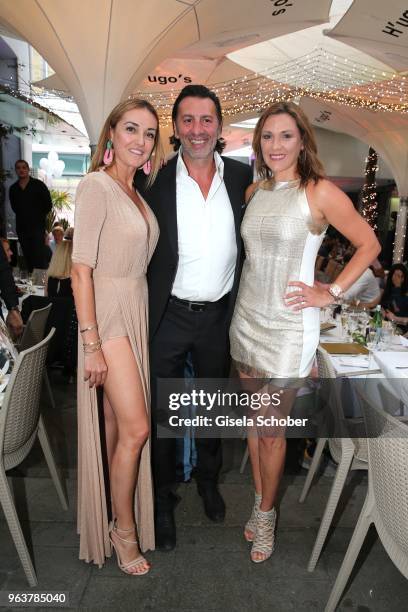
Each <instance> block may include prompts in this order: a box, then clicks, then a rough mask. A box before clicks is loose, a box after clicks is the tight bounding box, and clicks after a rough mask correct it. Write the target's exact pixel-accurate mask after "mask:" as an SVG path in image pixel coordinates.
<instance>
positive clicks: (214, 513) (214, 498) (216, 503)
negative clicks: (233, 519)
mask: <svg viewBox="0 0 408 612" xmlns="http://www.w3.org/2000/svg"><path fill="white" fill-rule="evenodd" d="M197 490H198V494H199V495H200V496H201V497H202V498H203V503H204V511H205V513H206V515H207V516H208V518H209V519H210V520H211V521H214V522H215V523H222V522H223V520H224V519H225V503H224V500H223V499H222V497H221V495H220V492H219V491H218V489H217V485H216V484H215V483H212V482H211V483H207V482H206V483H205V484H204V483H197Z"/></svg>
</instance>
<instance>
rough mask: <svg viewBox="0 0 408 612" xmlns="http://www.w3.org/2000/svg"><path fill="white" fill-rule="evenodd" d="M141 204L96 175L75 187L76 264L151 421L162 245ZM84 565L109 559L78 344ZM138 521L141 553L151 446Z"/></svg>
mask: <svg viewBox="0 0 408 612" xmlns="http://www.w3.org/2000/svg"><path fill="white" fill-rule="evenodd" d="M144 207H145V208H144V210H145V214H144V215H143V214H142V213H141V211H140V210H139V209H138V207H137V206H136V204H135V203H134V202H133V201H132V200H131V199H130V198H129V197H128V196H127V195H126V193H125V192H124V191H123V189H122V188H121V187H120V186H119V185H118V184H117V183H116V181H115V180H114V179H112V178H111V177H110V176H109V175H108V174H106V172H104V171H99V172H92V173H90V174H88V175H87V176H85V177H84V178H83V179H82V181H81V183H80V184H79V186H78V189H77V194H76V205H75V233H74V249H73V256H72V261H73V262H75V263H82V264H86V265H88V266H90V267H91V268H93V283H94V290H95V306H96V320H97V323H98V330H99V336H100V338H101V340H102V350H103V343H104V342H106V341H107V340H109V339H110V338H115V337H120V336H127V337H128V338H129V342H130V346H131V348H132V352H133V354H134V357H135V361H136V364H137V368H138V371H139V375H140V380H141V383H142V388H143V393H144V398H145V405H146V410H147V413H148V417H149V422H150V388H149V382H150V378H149V351H148V349H149V346H148V293H147V282H146V270H147V265H148V263H149V261H150V258H151V256H152V254H153V252H154V249H155V247H156V244H157V240H158V236H159V229H158V224H157V221H156V218H155V216H154V214H153V212H152V211H151V210H150V208H149V207H148V206H147V204H146V203H144ZM78 347H79V348H78V395H77V399H78V533H79V534H80V552H79V558H80V559H84V560H85V561H87V562H93V563H95V564H97V565H99V566H101V565H102V564H103V563H104V562H105V557H109V556H110V555H111V546H110V542H109V534H108V513H107V500H106V493H105V490H106V489H105V478H104V466H103V460H102V450H101V436H100V423H99V414H98V403H97V392H96V389H95V388H92V389H90V388H89V384H88V382H85V381H84V354H83V348H82V341H80V342H78ZM134 509H135V519H136V524H137V529H138V535H139V542H140V548H141V550H142V551H146V550H153V549H154V519H153V489H152V478H151V465H150V440H147V442H146V444H145V446H144V447H143V450H142V453H141V458H140V467H139V477H138V482H137V487H136V491H135V505H134Z"/></svg>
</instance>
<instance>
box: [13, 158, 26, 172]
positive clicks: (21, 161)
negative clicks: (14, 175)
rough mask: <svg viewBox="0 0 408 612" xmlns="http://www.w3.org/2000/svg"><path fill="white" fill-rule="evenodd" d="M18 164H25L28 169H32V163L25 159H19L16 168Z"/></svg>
mask: <svg viewBox="0 0 408 612" xmlns="http://www.w3.org/2000/svg"><path fill="white" fill-rule="evenodd" d="M17 164H25V165H26V166H27V168H28V169H30V164H29V163H28V161H26V160H25V159H18V160H17V161H16V163H15V164H14V170H15V169H16V168H17Z"/></svg>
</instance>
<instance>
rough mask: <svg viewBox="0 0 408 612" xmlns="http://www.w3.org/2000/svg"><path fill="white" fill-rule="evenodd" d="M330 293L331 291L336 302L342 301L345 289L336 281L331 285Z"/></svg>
mask: <svg viewBox="0 0 408 612" xmlns="http://www.w3.org/2000/svg"><path fill="white" fill-rule="evenodd" d="M329 293H330V295H332V296H333V297H334V299H335V300H336V302H337V301H340V300H341V299H342V298H343V295H344V291H343V289H342V288H341V287H340V286H339V285H336V283H333V284H332V285H330V287H329Z"/></svg>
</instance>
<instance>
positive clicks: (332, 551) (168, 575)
mask: <svg viewBox="0 0 408 612" xmlns="http://www.w3.org/2000/svg"><path fill="white" fill-rule="evenodd" d="M52 384H53V389H54V392H55V396H56V400H57V402H56V403H57V410H56V412H55V413H51V411H50V408H49V406H48V407H47V406H46V404H44V413H45V416H46V420H47V424H48V430H49V433H50V436H51V439H52V444H53V448H54V449H55V454H56V456H57V460H58V464H59V465H60V466H61V467H62V470H63V474H64V479H65V484H66V487H67V492H68V496H69V504H70V508H69V510H68V512H64V511H63V510H62V508H61V507H60V506H59V502H58V498H57V496H56V493H55V490H54V488H53V485H52V482H51V480H50V478H49V476H48V472H47V467H46V465H45V464H44V461H43V458H42V456H41V450H40V449H39V448H37V447H36V448H35V449H33V451H32V453H31V455H30V456H29V458H28V459H27V460H26V461H25V462H24V463H23V464H22V465H21V466H20V467H19V468H17V469H15V470H13V471H12V472H10V475H11V479H10V482H11V483H12V486H13V490H14V494H15V498H16V504H17V507H18V512H19V516H20V519H21V523H22V527H23V530H24V532H25V534H26V537H27V541H28V542H29V546H30V547H31V549H32V551H33V558H34V563H35V567H36V571H37V575H38V579H39V585H38V587H37V588H36V589H30V588H29V587H28V585H27V582H26V579H25V575H24V572H23V570H22V567H21V564H20V561H19V559H18V556H17V553H16V550H15V548H14V544H13V541H12V539H11V536H10V533H9V531H8V527H7V524H6V522H5V520H4V515H3V513H2V511H1V510H0V591H24V592H29V591H50V590H51V591H61V590H62V591H68V592H69V598H70V608H69V609H71V610H90V609H95V610H103V609H109V610H115V611H116V610H137V611H141V610H154V611H155V610H160V611H162V612H171V611H173V610H174V611H176V610H177V611H179V612H180V611H182V612H184V611H186V612H187V611H193V610H197V611H200V610H203V611H204V610H205V611H206V612H210V611H217V612H218V611H220V612H221V611H222V612H230V611H234V612H235V611H237V612H238V611H241V610H242V611H244V612H249V611H251V612H252V611H264V610H265V611H268V612H270V611H276V612H290V611H292V610H293V611H304V612H309V611H320V610H321V611H323V610H324V606H325V603H326V601H327V598H328V595H329V593H330V589H331V587H332V585H333V582H334V579H335V577H336V574H337V571H338V569H339V567H340V564H341V561H342V558H343V555H344V553H345V550H346V548H347V545H348V542H349V540H350V537H351V534H352V531H353V527H354V525H355V523H356V520H357V517H358V514H359V512H360V510H361V507H362V504H363V501H364V497H365V493H366V488H367V479H366V475H365V474H361V473H357V474H354V475H352V476H351V477H350V478H349V480H348V482H347V486H346V490H345V491H344V495H343V498H342V501H341V504H340V508H339V511H338V512H337V514H336V517H335V521H334V529H333V530H332V533H331V535H330V537H329V541H328V543H327V545H326V547H325V549H324V550H323V553H322V556H321V558H320V560H319V563H318V565H317V567H316V569H315V571H314V572H312V573H309V572H308V571H307V569H306V566H307V561H308V557H309V555H310V552H311V550H312V547H313V542H314V539H315V537H316V533H317V529H318V526H319V522H320V518H321V515H322V512H323V509H324V506H325V502H326V500H327V497H328V494H329V491H330V486H331V482H332V481H331V478H330V477H327V476H324V475H323V476H321V477H320V478H319V479H318V481H317V482H316V483H315V484H314V486H313V488H312V490H311V492H310V494H309V497H308V499H307V500H306V502H305V503H304V504H302V505H301V504H299V503H298V498H299V495H300V491H301V489H302V486H303V483H304V479H305V474H306V471H305V470H300V471H298V470H296V469H294V466H296V461H294V459H295V460H296V457H294V452H295V450H296V449H295V446H294V445H293V444H292V450H291V453H290V456H289V460H288V464H287V469H286V471H285V476H284V478H283V483H282V488H281V493H280V512H279V525H278V532H277V544H276V549H275V552H274V554H273V556H272V558H271V559H270V560H269V561H268V562H266V563H262V564H259V565H255V564H254V563H251V561H250V559H249V550H250V548H249V545H248V544H247V543H246V542H245V540H244V538H243V535H242V528H243V525H244V523H245V521H246V520H247V518H248V515H249V512H250V509H251V501H252V495H253V494H252V488H251V479H250V474H249V465H247V467H246V470H245V473H244V474H242V475H241V474H239V469H238V467H239V465H240V461H241V458H242V454H243V452H244V442H243V441H242V440H228V441H225V445H224V457H225V459H224V471H223V473H222V478H221V485H220V489H221V491H222V494H223V496H224V498H225V500H226V504H227V515H226V520H225V524H223V525H218V524H213V523H211V521H209V520H208V519H207V518H206V516H205V515H204V512H203V508H202V502H201V499H200V498H199V497H198V495H197V492H196V486H195V483H194V482H191V483H187V484H181V485H180V486H179V489H178V493H179V494H180V496H181V501H180V503H179V505H178V506H177V509H176V520H177V528H178V545H177V548H176V549H175V550H174V551H172V552H170V553H160V552H153V553H150V554H148V558H149V560H150V561H151V562H152V565H153V568H152V570H151V571H150V572H149V574H147V575H146V576H140V577H130V576H125V575H124V574H123V573H121V572H120V571H119V569H118V568H117V565H116V563H115V561H114V559H113V558H112V559H109V560H108V561H107V563H106V565H105V566H104V567H103V568H102V569H98V568H97V567H93V566H90V565H87V564H86V563H83V562H81V561H79V560H78V536H77V535H76V528H75V527H76V526H75V510H76V469H75V468H76V418H75V386H74V385H69V384H67V383H66V382H65V381H64V379H63V378H62V377H61V375H60V373H59V372H58V371H56V372H53V373H52ZM296 472H297V473H296ZM407 602H408V581H406V580H405V579H404V578H403V576H402V575H401V574H400V572H399V571H398V570H397V569H396V568H395V566H394V565H393V563H392V562H391V561H390V559H389V557H388V555H387V553H386V552H385V550H384V548H383V546H382V544H381V542H380V541H379V539H378V537H377V535H376V533H375V530H374V529H372V530H371V531H370V532H369V535H368V537H367V540H366V543H365V546H364V548H363V550H362V552H361V554H360V556H359V559H358V563H357V565H356V568H355V570H354V572H353V576H352V580H351V582H350V584H349V585H348V587H347V590H346V591H345V593H344V596H343V599H342V602H341V604H340V606H339V610H342V611H344V612H371V611H372V612H377V611H378V612H385V611H386V612H403V611H404V610H407V609H408V604H407ZM5 609H6V608H5ZM10 609H11V608H10ZM12 609H13V610H16V609H20V608H12ZM21 609H22V610H23V609H26V608H21ZM37 609H44V610H45V609H50V608H37ZM55 609H59V608H55Z"/></svg>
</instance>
